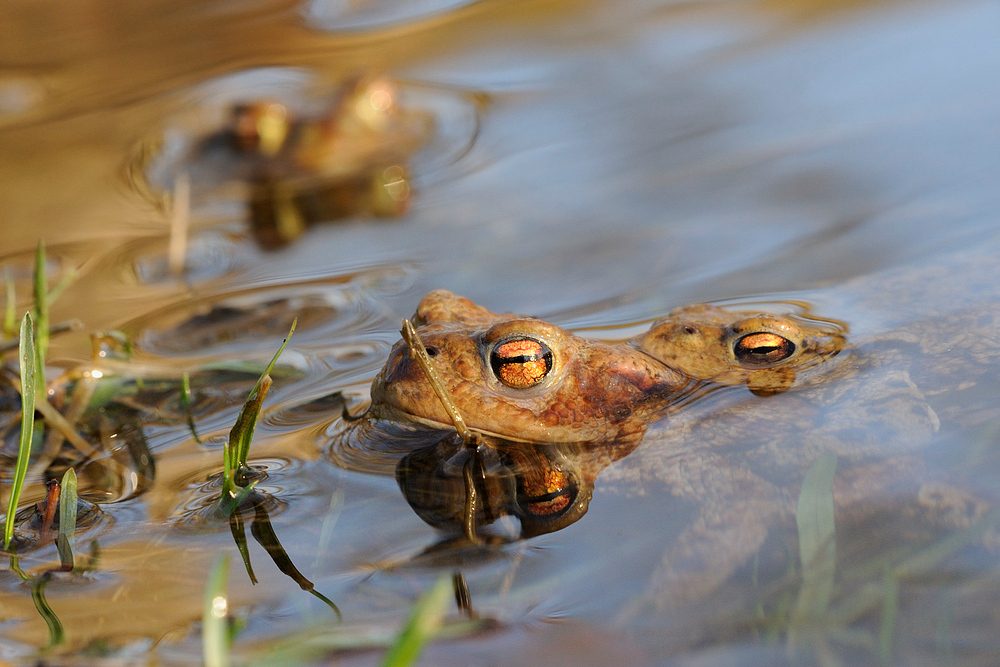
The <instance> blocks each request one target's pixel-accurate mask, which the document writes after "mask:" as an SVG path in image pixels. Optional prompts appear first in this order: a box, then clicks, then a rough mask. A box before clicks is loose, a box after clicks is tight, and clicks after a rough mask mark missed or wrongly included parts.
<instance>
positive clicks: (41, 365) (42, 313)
mask: <svg viewBox="0 0 1000 667" xmlns="http://www.w3.org/2000/svg"><path fill="white" fill-rule="evenodd" d="M34 312H35V332H36V336H37V338H38V339H37V341H35V346H36V347H37V348H38V357H37V358H38V365H37V367H36V369H35V372H36V373H38V376H39V377H41V378H44V377H45V356H46V354H47V353H48V350H49V287H48V276H47V275H46V272H45V242H44V241H39V242H38V252H36V253H35V310H34Z"/></svg>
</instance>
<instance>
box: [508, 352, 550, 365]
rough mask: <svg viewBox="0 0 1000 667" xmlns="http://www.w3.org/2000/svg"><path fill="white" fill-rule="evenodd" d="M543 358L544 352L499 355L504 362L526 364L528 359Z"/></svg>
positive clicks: (536, 359)
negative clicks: (514, 355)
mask: <svg viewBox="0 0 1000 667" xmlns="http://www.w3.org/2000/svg"><path fill="white" fill-rule="evenodd" d="M544 358H545V355H544V354H520V355H518V356H516V357H500V361H501V363H504V364H526V363H528V362H530V361H539V360H541V359H544Z"/></svg>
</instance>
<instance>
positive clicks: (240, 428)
mask: <svg viewBox="0 0 1000 667" xmlns="http://www.w3.org/2000/svg"><path fill="white" fill-rule="evenodd" d="M272 384H273V381H272V380H271V376H270V375H267V374H266V373H265V374H264V375H262V376H261V377H260V379H259V380H258V381H257V384H256V385H255V386H254V390H253V391H252V392H250V396H248V397H247V400H246V403H244V404H243V409H242V410H240V414H239V416H238V417H237V418H236V423H235V424H233V428H232V430H231V431H230V432H229V445H230V448H231V450H230V457H231V459H232V460H231V461H230V465H232V467H233V470H236V469H238V468H241V467H243V466H245V465H246V464H247V459H248V458H249V456H250V443H251V442H252V441H253V432H254V429H255V428H256V426H257V417H258V416H259V415H260V406H261V405H263V404H264V398H266V397H267V392H268V391H269V390H270V389H271V385H272Z"/></svg>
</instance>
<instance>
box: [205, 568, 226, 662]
mask: <svg viewBox="0 0 1000 667" xmlns="http://www.w3.org/2000/svg"><path fill="white" fill-rule="evenodd" d="M228 581H229V554H222V555H221V556H219V558H218V559H217V560H216V561H215V565H214V566H213V567H212V571H211V572H210V573H209V575H208V583H207V584H206V585H205V602H204V607H203V609H202V617H201V640H202V656H203V657H204V659H205V665H206V667H227V666H228V665H229V628H228V622H229V621H228V619H229V601H228V599H227V598H226V583H227V582H228Z"/></svg>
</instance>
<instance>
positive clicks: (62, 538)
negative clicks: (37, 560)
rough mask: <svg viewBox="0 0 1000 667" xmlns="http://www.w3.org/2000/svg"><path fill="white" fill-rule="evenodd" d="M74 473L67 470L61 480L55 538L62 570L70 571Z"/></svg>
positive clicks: (73, 560)
mask: <svg viewBox="0 0 1000 667" xmlns="http://www.w3.org/2000/svg"><path fill="white" fill-rule="evenodd" d="M76 486H77V484H76V473H75V472H74V471H73V469H72V468H70V469H68V470H67V471H66V472H65V474H63V478H62V490H61V492H60V493H59V537H58V538H56V548H57V549H58V551H59V560H60V561H61V562H62V569H64V570H66V571H70V570H72V569H73V565H74V564H75V558H74V556H73V551H74V548H75V546H76V545H75V541H76V500H77V493H76Z"/></svg>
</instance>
